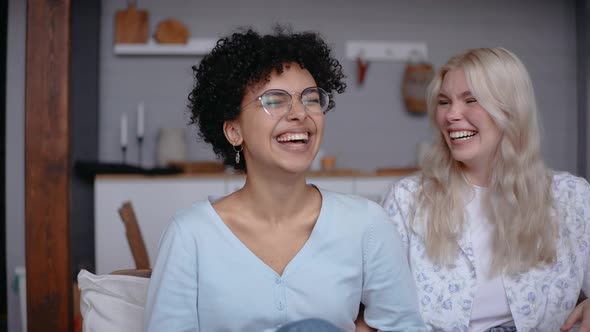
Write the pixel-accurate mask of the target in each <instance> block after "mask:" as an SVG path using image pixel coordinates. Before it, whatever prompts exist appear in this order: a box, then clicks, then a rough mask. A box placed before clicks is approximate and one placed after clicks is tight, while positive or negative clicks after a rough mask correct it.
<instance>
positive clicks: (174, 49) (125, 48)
mask: <svg viewBox="0 0 590 332" xmlns="http://www.w3.org/2000/svg"><path fill="white" fill-rule="evenodd" d="M216 42H217V39H208V38H193V39H190V40H189V41H188V43H187V44H158V43H157V42H156V41H154V40H153V39H150V40H149V41H148V42H147V43H146V44H115V54H116V55H123V56H126V55H135V56H141V55H205V54H207V53H209V52H210V51H211V49H213V47H214V46H215V43H216Z"/></svg>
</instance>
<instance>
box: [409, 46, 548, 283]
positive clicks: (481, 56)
mask: <svg viewBox="0 0 590 332" xmlns="http://www.w3.org/2000/svg"><path fill="white" fill-rule="evenodd" d="M459 68H460V69H463V71H464V73H465V76H466V80H467V84H468V86H469V89H470V90H471V93H472V95H473V96H474V97H475V98H476V99H477V101H478V102H479V104H480V105H481V106H482V107H483V108H484V109H485V110H486V111H487V112H488V113H489V115H490V116H491V117H492V119H493V120H494V121H495V123H496V125H497V126H498V128H499V129H500V131H501V132H502V139H501V141H500V144H499V146H498V148H497V150H496V155H495V156H494V158H493V162H492V165H490V167H491V176H490V179H489V184H488V190H487V191H486V192H485V194H484V196H483V201H482V207H483V212H484V213H485V215H486V216H487V218H488V220H489V222H490V223H491V224H492V225H493V226H494V227H493V229H494V231H493V236H492V250H493V261H492V266H491V268H492V271H493V273H494V274H496V273H502V272H503V273H508V274H515V273H519V272H524V271H527V270H529V269H531V268H533V267H536V266H539V265H543V264H546V263H550V262H552V261H554V259H555V257H556V241H557V225H556V221H555V220H554V219H555V217H554V213H553V212H552V203H553V197H552V193H551V185H552V178H551V171H550V170H549V169H548V168H547V167H546V166H545V164H544V162H543V160H542V157H541V151H540V145H541V143H540V129H539V124H538V120H537V107H536V103H535V96H534V92H533V86H532V83H531V79H530V77H529V74H528V72H527V70H526V68H525V67H524V65H523V64H522V62H521V61H520V60H519V59H518V58H517V57H516V56H515V55H514V54H513V53H512V52H510V51H508V50H506V49H504V48H478V49H472V50H468V51H466V52H464V53H462V54H459V55H456V56H454V57H452V58H451V59H450V60H449V61H448V62H447V63H446V64H445V65H444V66H443V67H442V68H441V70H440V71H439V72H438V74H437V75H436V76H435V78H434V79H433V81H432V82H431V84H430V85H429V87H428V95H427V102H428V112H429V115H430V118H431V121H432V123H433V124H434V127H435V128H437V125H436V122H435V112H436V106H437V98H438V94H439V91H440V89H441V85H442V81H443V79H444V77H445V74H446V73H448V72H449V71H450V70H453V69H459ZM437 131H438V133H437V134H436V135H435V138H434V142H433V144H432V148H431V149H430V151H429V152H428V153H427V155H426V156H425V158H424V162H423V164H422V170H423V171H422V179H421V181H422V185H421V191H420V192H419V193H418V203H419V206H421V207H422V209H418V210H416V212H415V214H414V218H413V225H414V226H417V225H418V223H419V221H420V220H421V221H422V222H424V224H423V225H422V226H423V227H420V228H422V229H424V230H425V233H424V236H425V241H426V253H427V255H428V256H429V257H430V259H431V260H432V261H434V262H435V263H440V264H445V265H447V264H450V263H452V262H453V261H454V260H455V259H456V257H457V254H458V250H459V246H458V243H457V241H458V240H459V238H460V236H461V234H462V232H463V230H464V227H466V226H465V218H464V211H465V205H466V202H467V199H469V197H470V195H473V188H472V186H471V185H470V184H469V183H468V182H467V180H466V178H465V177H464V175H463V171H462V165H461V163H460V162H458V161H456V160H454V159H453V157H452V155H451V152H450V150H449V148H448V146H447V144H446V142H445V139H444V137H443V135H442V133H441V132H440V131H439V130H437Z"/></svg>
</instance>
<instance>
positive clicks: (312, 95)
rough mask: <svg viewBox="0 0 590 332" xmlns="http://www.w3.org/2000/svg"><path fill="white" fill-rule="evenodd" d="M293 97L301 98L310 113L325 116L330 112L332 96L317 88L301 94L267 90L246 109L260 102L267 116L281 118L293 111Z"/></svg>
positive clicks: (311, 88)
mask: <svg viewBox="0 0 590 332" xmlns="http://www.w3.org/2000/svg"><path fill="white" fill-rule="evenodd" d="M293 95H299V96H300V99H301V104H303V108H305V110H306V111H308V112H309V113H312V114H325V113H326V112H328V107H329V105H330V95H328V93H327V92H326V91H325V90H324V89H322V88H319V87H315V86H314V87H309V88H307V89H305V90H303V91H302V92H301V93H300V94H299V93H289V92H287V91H285V90H281V89H271V90H267V91H265V92H264V93H263V94H262V95H260V96H259V97H258V98H256V99H255V100H253V101H252V102H250V103H248V104H246V105H244V108H246V107H247V106H248V105H250V104H252V103H254V102H256V101H257V100H259V101H260V104H261V105H262V108H263V109H264V111H265V112H266V114H268V115H270V116H272V117H281V116H283V115H285V114H287V113H288V112H290V111H291V107H292V106H293Z"/></svg>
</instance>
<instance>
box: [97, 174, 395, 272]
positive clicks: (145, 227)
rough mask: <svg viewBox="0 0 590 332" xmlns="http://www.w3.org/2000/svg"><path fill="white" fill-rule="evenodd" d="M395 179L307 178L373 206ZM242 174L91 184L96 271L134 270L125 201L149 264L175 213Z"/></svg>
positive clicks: (226, 189)
mask: <svg viewBox="0 0 590 332" xmlns="http://www.w3.org/2000/svg"><path fill="white" fill-rule="evenodd" d="M397 178H399V177H397V176H313V177H310V178H308V180H307V182H308V183H313V184H314V185H316V186H317V187H319V188H322V189H326V190H331V191H336V192H341V193H347V194H356V195H359V196H363V197H366V198H369V199H372V200H375V201H377V202H379V201H380V200H381V198H382V197H383V195H384V194H385V192H386V190H387V188H388V187H389V186H390V185H391V183H393V182H394V181H395V180H396V179H397ZM244 181H245V177H243V176H224V175H219V176H184V175H181V176H161V177H160V176H158V177H147V176H122V175H113V176H108V175H103V176H99V177H97V178H96V180H95V186H94V190H95V197H94V199H95V220H94V228H95V229H94V237H95V257H96V272H97V273H100V274H103V273H109V272H112V271H114V270H119V269H128V268H134V267H135V264H134V262H133V256H132V255H131V250H130V249H129V244H128V243H127V238H126V236H125V227H124V225H123V223H122V222H121V218H120V217H119V213H118V209H119V207H121V205H122V203H123V202H124V201H131V203H132V204H133V208H134V210H135V213H136V215H137V220H138V223H139V227H140V229H141V233H142V236H143V238H144V241H145V245H146V248H147V251H148V255H149V258H150V263H152V264H153V263H154V261H155V259H156V255H157V253H158V241H159V239H160V235H161V234H162V231H163V230H164V228H165V227H166V225H167V224H168V222H169V220H170V218H171V217H172V216H173V215H174V213H176V211H178V210H181V209H184V208H188V207H190V206H191V205H192V204H193V203H194V202H196V201H198V200H203V199H206V198H207V197H208V196H225V195H227V194H230V193H232V192H234V191H236V190H238V189H240V188H241V187H242V186H243V185H244Z"/></svg>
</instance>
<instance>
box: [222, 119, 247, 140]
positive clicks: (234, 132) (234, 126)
mask: <svg viewBox="0 0 590 332" xmlns="http://www.w3.org/2000/svg"><path fill="white" fill-rule="evenodd" d="M223 133H224V134H225V138H227V140H228V142H229V143H230V144H231V145H234V146H238V145H241V144H242V141H243V140H244V139H243V138H242V133H241V131H240V124H239V122H238V121H235V120H234V121H225V122H224V123H223Z"/></svg>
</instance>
